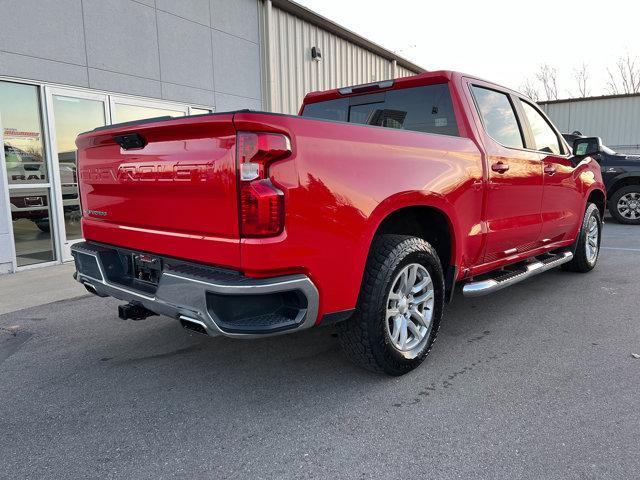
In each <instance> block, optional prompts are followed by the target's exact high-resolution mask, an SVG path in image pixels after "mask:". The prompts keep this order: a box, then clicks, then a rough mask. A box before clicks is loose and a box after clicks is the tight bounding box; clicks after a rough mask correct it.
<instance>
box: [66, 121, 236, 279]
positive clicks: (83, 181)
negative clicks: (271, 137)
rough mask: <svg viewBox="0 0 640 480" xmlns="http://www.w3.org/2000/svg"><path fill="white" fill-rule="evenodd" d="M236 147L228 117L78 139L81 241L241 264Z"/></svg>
mask: <svg viewBox="0 0 640 480" xmlns="http://www.w3.org/2000/svg"><path fill="white" fill-rule="evenodd" d="M235 142H236V139H235V129H234V126H233V114H219V115H210V116H204V117H202V116H199V117H196V118H184V119H161V120H159V121H155V122H146V123H138V124H132V125H121V126H118V125H114V126H112V127H107V128H105V129H100V130H95V131H93V132H88V133H85V134H82V135H80V136H79V137H78V140H77V142H76V143H77V146H78V171H79V184H80V193H81V205H82V209H83V233H84V237H85V238H86V239H89V240H94V241H97V242H102V243H109V244H113V245H120V246H124V247H128V248H131V249H137V250H142V251H147V252H151V253H158V254H162V255H167V256H174V257H180V258H187V259H189V258H190V259H194V260H198V261H200V262H203V261H205V262H208V263H212V264H217V265H227V266H238V265H239V235H238V229H239V227H238V205H237V201H238V199H237V197H238V195H237V180H236V161H235Z"/></svg>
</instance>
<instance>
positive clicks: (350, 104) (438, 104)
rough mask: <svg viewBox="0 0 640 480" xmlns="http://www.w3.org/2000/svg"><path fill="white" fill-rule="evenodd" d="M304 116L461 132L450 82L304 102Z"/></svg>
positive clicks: (420, 129) (442, 131)
mask: <svg viewBox="0 0 640 480" xmlns="http://www.w3.org/2000/svg"><path fill="white" fill-rule="evenodd" d="M302 116H303V117H306V118H320V119H323V120H337V121H341V122H350V123H359V124H362V125H374V126H377V127H386V128H396V129H404V130H413V131H416V132H424V133H437V134H440V135H454V136H457V135H458V124H457V123H456V117H455V114H454V112H453V105H452V103H451V94H450V93H449V86H448V85H447V84H438V85H426V86H423V87H414V88H404V89H401V90H390V91H388V92H379V93H372V94H368V95H358V96H353V97H346V98H339V99H336V100H328V101H326V102H318V103H311V104H309V105H305V107H304V110H303V112H302Z"/></svg>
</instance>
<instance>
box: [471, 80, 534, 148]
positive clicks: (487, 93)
mask: <svg viewBox="0 0 640 480" xmlns="http://www.w3.org/2000/svg"><path fill="white" fill-rule="evenodd" d="M473 95H474V96H475V97H476V102H477V103H478V109H479V110H480V115H481V116H482V120H483V122H484V128H485V129H486V131H487V133H488V134H489V135H490V136H491V138H493V139H494V140H496V141H498V142H499V143H501V144H502V145H504V146H505V147H514V148H522V147H523V146H524V142H523V141H522V134H521V133H520V127H519V126H518V121H517V120H516V114H515V113H514V111H513V107H512V106H511V102H510V101H509V97H507V95H505V94H504V93H501V92H496V91H495V90H489V89H488V88H482V87H476V86H474V87H473Z"/></svg>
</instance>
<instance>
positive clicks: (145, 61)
mask: <svg viewBox="0 0 640 480" xmlns="http://www.w3.org/2000/svg"><path fill="white" fill-rule="evenodd" d="M260 4H261V0H233V1H230V0H180V1H179V2H176V1H173V0H156V1H154V0H137V1H134V0H109V1H105V0H82V1H81V0H59V1H56V2H43V1H41V0H3V8H2V9H3V11H4V12H12V13H11V15H10V17H11V21H10V22H5V24H4V25H3V28H0V76H7V77H17V78H22V79H30V80H37V81H43V82H51V83H60V84H65V85H74V86H80V87H88V88H93V89H97V90H105V91H110V92H119V93H127V94H132V95H140V96H145V97H151V98H159V99H164V100H172V101H176V102H182V103H190V104H199V105H205V106H216V108H217V109H218V110H220V108H218V106H217V105H216V99H223V101H222V103H223V105H224V107H225V108H230V109H236V108H245V107H250V108H255V107H256V105H257V106H260V105H261V104H262V94H261V85H260V82H261V67H260V34H259V31H260V30H259V27H260V25H259V21H258V18H259V16H258V11H259V6H260ZM34 25H37V26H38V28H37V35H33V34H32V35H28V34H27V35H25V32H33V27H34Z"/></svg>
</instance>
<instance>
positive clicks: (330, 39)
mask: <svg viewBox="0 0 640 480" xmlns="http://www.w3.org/2000/svg"><path fill="white" fill-rule="evenodd" d="M267 24H268V22H265V25H267ZM265 28H266V27H265ZM267 35H268V38H269V41H270V42H271V48H270V55H271V64H272V65H273V68H272V69H271V88H270V91H269V92H268V93H269V96H270V98H271V105H270V109H271V110H273V111H275V112H280V113H290V114H292V113H297V111H298V109H299V108H300V104H301V103H302V99H303V98H304V95H305V94H306V93H308V92H310V91H315V90H328V89H332V88H337V87H343V86H346V85H355V84H360V83H369V82H375V81H380V80H387V79H389V78H391V77H392V70H393V67H392V62H391V61H390V60H388V59H386V58H383V57H381V56H380V55H377V54H375V53H373V52H370V51H369V50H366V49H365V48H362V47H360V46H357V45H354V44H353V43H351V42H349V41H348V40H345V39H343V38H341V37H339V36H337V35H335V34H333V33H330V32H328V31H326V30H323V29H322V28H320V27H318V26H316V25H314V24H311V23H309V22H306V21H304V20H302V19H301V18H299V17H297V16H294V15H292V14H290V13H288V12H286V11H284V10H282V9H279V8H276V7H273V8H272V9H271V31H270V32H268V34H267ZM312 47H318V48H320V50H321V52H322V60H321V61H319V62H318V61H315V60H313V59H312V58H311V48H312ZM414 74H415V73H414V72H411V71H409V70H407V69H406V68H402V67H400V66H398V67H396V74H395V77H402V76H409V75H414Z"/></svg>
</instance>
